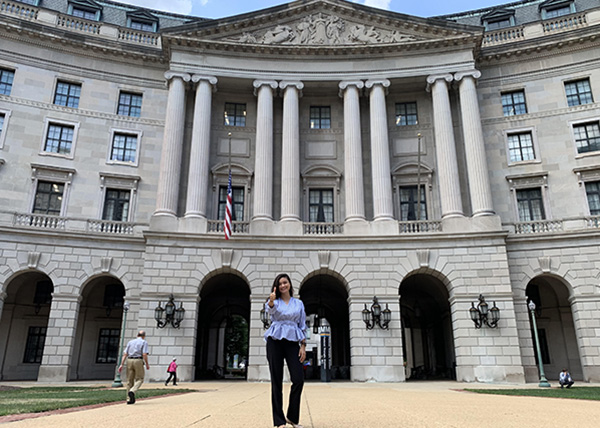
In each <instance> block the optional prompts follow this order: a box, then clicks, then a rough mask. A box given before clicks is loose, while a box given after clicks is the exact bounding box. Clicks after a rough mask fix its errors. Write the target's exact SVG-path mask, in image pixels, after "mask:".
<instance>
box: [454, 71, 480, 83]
mask: <svg viewBox="0 0 600 428" xmlns="http://www.w3.org/2000/svg"><path fill="white" fill-rule="evenodd" d="M463 77H472V78H473V79H475V80H476V79H479V78H480V77H481V71H479V70H465V71H459V72H456V73H454V80H456V81H457V82H460V81H461V80H462V78H463Z"/></svg>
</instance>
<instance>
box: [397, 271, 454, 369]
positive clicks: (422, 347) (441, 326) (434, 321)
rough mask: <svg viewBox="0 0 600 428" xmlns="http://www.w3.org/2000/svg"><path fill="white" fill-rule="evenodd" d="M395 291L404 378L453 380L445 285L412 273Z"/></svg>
mask: <svg viewBox="0 0 600 428" xmlns="http://www.w3.org/2000/svg"><path fill="white" fill-rule="evenodd" d="M399 292H400V312H401V321H402V347H403V349H404V361H405V362H406V379H407V380H426V379H431V380H439V379H456V356H455V352H454V338H453V334H452V317H451V312H450V303H449V301H448V299H449V294H448V289H447V287H446V285H445V284H444V282H442V280H441V279H440V278H439V277H438V276H434V275H432V274H431V273H425V272H415V273H413V274H411V275H409V276H407V277H406V278H405V279H404V280H403V281H402V283H401V284H400V290H399Z"/></svg>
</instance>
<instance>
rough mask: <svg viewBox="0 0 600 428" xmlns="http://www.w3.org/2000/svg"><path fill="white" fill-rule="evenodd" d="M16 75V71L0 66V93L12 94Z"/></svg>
mask: <svg viewBox="0 0 600 428" xmlns="http://www.w3.org/2000/svg"><path fill="white" fill-rule="evenodd" d="M14 77H15V73H14V71H11V70H5V69H3V68H0V94H2V95H10V91H11V89H12V84H13V79H14Z"/></svg>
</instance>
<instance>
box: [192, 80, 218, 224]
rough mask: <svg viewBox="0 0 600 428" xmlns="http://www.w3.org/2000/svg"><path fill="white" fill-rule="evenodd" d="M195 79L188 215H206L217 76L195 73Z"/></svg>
mask: <svg viewBox="0 0 600 428" xmlns="http://www.w3.org/2000/svg"><path fill="white" fill-rule="evenodd" d="M192 82H194V83H198V86H197V88H196V100H195V104H194V124H193V127H192V147H191V150H190V173H189V177H188V188H187V205H186V210H185V216H186V217H206V200H207V191H208V168H209V155H210V119H211V111H212V108H211V107H212V93H213V91H214V89H216V86H215V85H216V84H217V78H216V77H213V76H199V75H197V74H194V75H193V76H192Z"/></svg>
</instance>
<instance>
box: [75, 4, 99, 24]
mask: <svg viewBox="0 0 600 428" xmlns="http://www.w3.org/2000/svg"><path fill="white" fill-rule="evenodd" d="M72 15H73V16H76V17H78V18H83V19H90V20H92V21H94V20H96V12H95V11H90V10H86V9H81V8H77V7H74V8H73V12H72Z"/></svg>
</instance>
